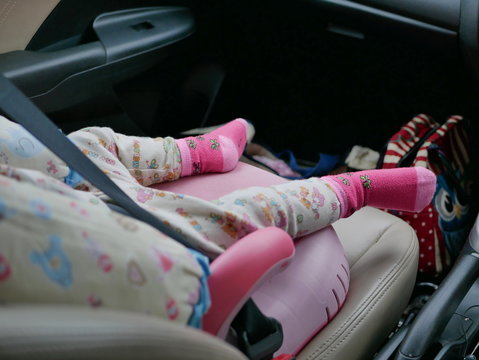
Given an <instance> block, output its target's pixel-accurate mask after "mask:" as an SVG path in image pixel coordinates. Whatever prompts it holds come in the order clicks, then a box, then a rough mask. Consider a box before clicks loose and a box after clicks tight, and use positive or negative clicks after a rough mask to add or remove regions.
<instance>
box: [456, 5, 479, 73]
mask: <svg viewBox="0 0 479 360" xmlns="http://www.w3.org/2000/svg"><path fill="white" fill-rule="evenodd" d="M459 41H460V45H461V50H462V54H463V56H464V60H465V62H466V65H467V66H468V67H469V68H470V69H471V70H472V73H473V74H474V76H475V77H476V80H479V2H478V1H477V0H462V1H461V18H460V26H459Z"/></svg>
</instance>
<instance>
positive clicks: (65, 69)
mask: <svg viewBox="0 0 479 360" xmlns="http://www.w3.org/2000/svg"><path fill="white" fill-rule="evenodd" d="M105 61H106V55H105V49H104V48H103V46H102V45H101V44H100V42H98V41H97V42H93V43H89V44H84V45H78V46H75V47H72V48H69V49H65V50H59V51H53V52H34V51H12V52H9V53H6V54H2V55H0V72H2V73H3V74H4V75H5V76H6V77H7V78H8V79H10V80H12V81H14V82H15V84H16V85H17V86H18V87H19V88H21V89H22V90H23V91H24V92H25V94H26V95H28V96H33V95H38V94H41V93H44V92H47V91H48V90H50V89H52V88H53V87H55V86H57V85H58V84H59V83H61V82H62V81H63V80H64V79H65V78H67V77H69V76H71V75H73V74H77V73H80V72H82V71H84V70H88V69H91V68H94V67H97V66H100V65H102V64H105Z"/></svg>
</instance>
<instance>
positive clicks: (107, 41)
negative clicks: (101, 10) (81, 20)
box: [93, 7, 194, 62]
mask: <svg viewBox="0 0 479 360" xmlns="http://www.w3.org/2000/svg"><path fill="white" fill-rule="evenodd" d="M93 30H94V31H95V32H96V34H97V36H98V38H99V39H100V41H101V43H102V44H103V46H104V47H105V50H106V60H107V62H111V61H115V60H119V59H122V58H125V57H128V56H130V55H134V54H138V53H142V52H144V51H147V50H149V49H155V48H158V47H160V46H166V45H168V44H170V43H172V42H176V41H180V40H182V39H184V38H186V37H188V36H189V35H191V34H192V33H193V31H194V27H193V22H192V17H191V13H190V12H189V10H188V9H187V8H181V7H154V8H141V9H128V10H122V11H115V12H111V13H105V14H102V15H100V16H98V17H97V18H96V19H95V21H94V22H93Z"/></svg>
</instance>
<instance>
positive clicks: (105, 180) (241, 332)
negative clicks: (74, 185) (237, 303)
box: [0, 74, 282, 360]
mask: <svg viewBox="0 0 479 360" xmlns="http://www.w3.org/2000/svg"><path fill="white" fill-rule="evenodd" d="M0 111H1V112H2V113H3V114H4V115H5V116H6V117H8V118H9V119H10V120H13V121H16V122H17V123H18V124H20V125H22V126H23V127H24V128H25V129H27V130H28V131H29V132H30V133H31V134H32V135H33V136H35V137H36V138H37V139H38V140H39V141H40V142H41V143H43V144H44V145H45V146H46V147H47V148H49V149H50V150H51V151H52V152H53V153H54V154H56V155H57V156H58V157H59V158H60V159H62V160H63V161H64V162H65V163H66V164H67V165H68V166H70V167H71V168H73V169H75V170H76V171H77V172H78V173H79V174H80V175H81V176H83V177H84V178H85V179H86V180H88V181H89V182H90V183H91V184H92V185H94V186H95V187H96V188H97V189H99V190H101V191H102V192H103V193H105V194H106V195H108V196H109V197H110V198H111V199H112V200H113V201H114V202H116V204H118V205H119V206H120V207H121V208H122V209H124V210H125V211H126V212H127V213H128V214H129V215H130V216H131V217H134V218H135V219H137V220H140V221H142V222H145V223H147V224H149V225H151V226H153V227H154V228H156V229H157V230H159V231H160V232H162V233H163V234H165V235H167V236H168V237H170V238H172V239H174V240H176V241H178V242H179V243H181V244H183V245H184V246H186V247H188V248H190V249H194V250H196V251H199V250H198V249H197V247H196V246H194V245H193V244H191V243H190V242H189V241H188V240H186V239H185V238H183V236H181V235H180V234H179V233H177V232H176V231H174V230H172V229H171V228H169V227H168V226H166V225H165V224H163V222H162V221H161V220H160V219H158V218H157V217H156V216H154V215H152V214H151V213H150V212H148V211H146V210H145V209H143V208H142V207H141V206H139V205H138V204H137V203H136V202H135V201H133V200H132V199H131V198H130V197H129V196H128V195H126V194H125V192H124V191H123V190H121V189H120V188H119V187H118V185H116V184H115V183H114V182H113V181H112V180H111V179H110V178H109V177H108V176H106V175H105V174H104V173H103V172H102V171H101V170H100V169H99V168H98V167H97V166H96V165H95V164H94V163H93V162H92V161H91V160H90V159H89V158H87V157H86V156H85V155H84V154H83V153H82V152H81V151H80V150H79V149H78V148H77V147H76V146H75V145H74V144H73V143H72V142H71V141H70V140H69V139H68V138H67V137H66V136H65V135H63V133H62V132H61V131H60V130H59V129H58V128H57V126H56V125H55V124H54V123H53V122H52V121H51V120H50V119H49V118H48V117H47V116H46V115H45V114H44V113H43V112H42V111H41V110H40V109H38V108H37V106H36V105H35V104H33V102H32V101H31V100H30V99H28V98H27V97H26V96H25V95H24V94H23V93H22V92H21V91H20V90H19V89H18V88H17V87H16V86H15V85H14V84H13V83H12V82H11V81H10V80H8V79H7V78H5V76H4V75H3V74H0ZM199 252H201V251H199ZM210 260H211V258H210ZM241 311H242V312H243V313H246V314H249V316H240V318H239V319H238V320H237V321H236V325H235V327H238V330H236V331H237V333H238V337H240V338H242V339H246V340H244V341H243V340H241V341H240V349H241V350H243V352H244V353H245V354H246V355H247V356H248V357H250V358H251V359H255V360H259V359H270V358H271V357H272V354H273V353H274V352H275V351H276V350H278V349H279V347H280V346H281V343H282V330H281V325H280V324H279V323H278V322H277V321H276V320H275V319H272V318H268V317H266V316H265V315H264V314H262V313H261V311H260V310H259V309H258V308H257V306H256V305H255V304H254V302H253V301H251V300H249V301H247V302H246V303H245V306H244V307H243V309H242V310H241ZM252 314H254V315H252ZM279 333H280V334H279ZM278 342H279V343H278ZM243 343H244V344H243Z"/></svg>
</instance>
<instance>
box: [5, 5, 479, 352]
mask: <svg viewBox="0 0 479 360" xmlns="http://www.w3.org/2000/svg"><path fill="white" fill-rule="evenodd" d="M0 73H1V74H3V75H4V76H5V77H6V78H7V79H8V80H10V81H11V82H12V83H13V84H15V86H17V87H18V88H19V89H20V90H21V91H22V92H23V93H24V94H25V95H26V96H27V97H28V98H29V99H30V100H31V101H32V102H33V103H34V104H35V105H36V106H37V107H38V108H39V109H40V110H41V111H42V112H44V113H45V114H46V115H47V116H48V117H49V118H50V119H51V120H52V121H53V122H54V123H55V124H56V125H57V126H58V127H59V128H60V129H61V130H62V131H63V132H64V133H69V132H71V131H74V130H77V129H80V128H83V127H86V126H108V127H111V128H112V129H114V130H115V131H117V132H120V133H124V134H129V135H136V136H151V137H158V136H173V137H181V136H182V135H181V134H182V132H184V131H185V130H188V129H195V128H203V127H209V126H214V125H218V124H222V123H225V122H227V121H229V120H231V119H235V118H238V117H241V118H245V119H247V120H249V121H251V122H252V124H254V127H255V131H256V133H255V137H254V142H255V143H258V144H262V145H264V146H265V147H267V148H268V149H270V150H271V151H273V152H279V151H282V150H286V149H287V150H291V151H292V152H294V154H295V155H296V156H297V157H298V158H300V159H304V160H306V161H309V162H311V163H315V162H316V161H318V156H319V154H336V155H338V157H339V158H340V159H342V160H344V158H345V157H346V155H347V154H348V152H349V151H351V148H352V147H353V146H355V145H360V146H364V147H368V148H370V149H374V150H375V151H377V152H382V151H384V149H385V146H386V144H387V142H388V140H389V139H390V138H391V136H392V135H393V134H395V133H396V132H397V131H398V129H399V128H400V127H401V126H402V125H404V124H405V123H406V122H407V121H409V120H410V119H411V118H412V117H413V116H415V115H416V114H419V113H426V114H429V115H431V116H432V117H434V118H435V119H436V120H437V121H439V122H443V121H444V120H445V119H446V118H447V117H448V116H451V115H461V116H463V117H464V118H465V119H466V121H467V126H468V135H469V136H470V142H471V148H472V149H475V148H477V143H476V141H477V140H476V139H477V136H476V134H478V129H479V126H478V124H479V118H478V117H479V111H478V110H479V109H478V104H479V102H478V101H477V99H478V95H479V92H478V85H479V2H478V1H477V0H434V1H432V0H354V1H353V0H298V1H295V2H290V1H289V2H288V1H281V0H280V1H271V0H263V1H252V0H240V1H222V0H201V1H198V0H197V1H188V0H97V1H78V0H0ZM0 91H2V89H0ZM342 160H341V161H342ZM285 181H287V180H286V179H284V178H280V177H279V176H277V175H276V174H272V173H271V172H267V171H264V170H263V169H259V168H257V167H254V166H252V165H251V164H250V163H248V164H246V163H240V164H239V165H238V166H237V168H235V169H234V170H233V171H231V172H230V173H226V174H211V175H206V176H198V177H191V178H187V179H186V178H185V179H182V180H180V181H177V182H172V183H166V184H160V185H158V186H159V188H161V189H164V190H171V191H174V192H178V193H182V194H189V195H194V196H198V197H201V198H203V199H206V200H212V199H215V198H217V197H218V196H221V195H222V194H226V193H227V192H231V191H233V190H235V189H238V188H244V187H247V186H253V185H269V184H277V183H281V182H285ZM478 231H479V228H478V227H477V224H476V225H475V226H474V227H473V229H472V230H471V233H470V236H469V237H468V239H464V241H465V244H466V245H465V247H464V249H463V253H462V256H461V257H460V258H459V259H458V260H457V262H456V264H455V266H454V267H452V268H451V269H448V270H449V271H448V272H444V273H443V274H441V275H439V276H435V277H427V276H422V275H421V274H419V273H418V259H419V257H420V251H419V246H418V238H417V235H416V233H415V231H414V229H413V228H412V227H411V226H410V225H409V224H407V223H406V222H405V221H403V220H401V219H400V218H398V217H396V216H394V215H392V214H390V213H387V212H385V211H382V210H378V209H373V208H365V209H362V210H360V211H358V212H357V213H356V214H354V215H353V216H351V217H350V218H347V219H342V220H340V221H338V222H336V223H334V224H333V226H332V227H328V228H326V229H324V230H321V231H319V232H317V233H314V234H311V235H308V236H306V237H304V238H302V239H298V240H297V242H296V243H295V254H294V257H293V255H292V253H291V251H292V250H291V249H290V250H287V247H288V246H290V245H288V244H289V242H288V241H291V240H290V239H282V235H281V234H276V233H272V234H273V235H270V234H269V235H268V234H265V233H261V234H256V237H255V238H254V240H252V241H256V240H258V239H260V240H261V241H262V240H263V238H262V236H264V239H269V237H272V239H271V244H270V245H268V246H270V248H267V249H265V250H264V251H265V252H271V249H273V248H276V247H279V246H280V243H281V244H284V246H285V253H284V254H282V255H281V256H280V255H278V256H280V258H278V259H275V260H274V263H271V264H265V266H266V267H265V269H266V270H264V271H265V272H266V271H270V270H271V269H273V268H274V269H276V268H277V267H278V266H279V267H281V266H282V265H284V263H285V262H286V261H287V263H288V265H289V267H288V269H287V270H288V271H283V272H280V273H279V274H277V275H274V276H273V277H272V280H271V281H269V280H268V281H263V280H264V279H256V278H255V279H254V281H253V283H254V284H249V285H248V287H247V288H241V287H240V286H239V285H238V287H237V289H236V290H233V289H232V288H234V287H235V286H234V284H235V281H234V280H231V279H235V278H234V276H235V274H242V275H243V276H246V275H244V270H243V269H242V268H235V269H232V270H231V269H230V273H228V274H222V275H221V276H220V275H219V274H220V272H221V271H220V270H219V268H220V265H219V264H220V261H218V260H217V261H215V262H214V263H213V265H212V269H213V270H212V273H213V275H212V280H211V282H210V287H211V291H212V297H213V309H215V311H217V312H220V310H219V309H220V307H221V306H219V305H217V306H215V301H216V304H218V303H224V304H226V303H227V302H228V301H229V300H228V299H229V297H228V296H230V295H228V294H232V293H234V292H235V291H236V293H237V294H236V295H234V296H236V298H235V299H234V303H232V304H231V306H230V307H229V308H227V309H226V308H225V309H223V308H222V309H221V311H222V312H224V314H223V315H221V316H223V317H221V321H220V322H218V321H219V320H218V317H215V316H216V315H215V316H213V315H211V316H208V315H207V316H206V318H205V324H204V327H203V329H202V330H196V329H192V328H188V327H186V326H184V325H179V324H176V323H174V322H171V321H167V320H165V319H160V318H155V317H152V316H147V315H145V314H139V313H138V314H136V313H131V312H126V311H119V310H118V309H116V310H111V309H106V308H98V309H90V308H88V307H87V306H78V305H71V304H55V303H51V304H48V303H41V304H36V303H29V302H28V301H27V302H25V301H22V302H18V303H10V302H9V303H2V304H0V357H1V358H2V359H3V358H5V359H27V358H32V359H33V358H35V359H57V358H58V359H60V358H61V359H123V358H125V359H130V358H131V359H140V358H141V359H154V358H158V359H238V360H239V359H248V358H249V359H267V358H272V356H273V354H272V353H271V354H268V355H261V356H260V355H258V354H256V355H254V354H252V353H248V352H246V353H245V351H243V350H244V349H242V351H240V348H241V346H239V345H238V343H239V340H238V339H237V338H235V336H234V334H231V331H228V330H230V329H229V325H230V322H231V320H232V318H233V317H234V315H236V314H237V312H238V311H239V307H238V301H243V302H244V301H245V300H246V299H245V296H246V298H247V297H252V298H253V300H254V301H255V302H256V303H257V305H258V306H259V308H260V309H261V310H262V311H264V312H265V314H266V315H268V316H271V317H273V318H276V319H278V320H279V321H280V322H281V323H283V332H284V337H285V340H284V342H283V345H282V346H283V347H281V348H280V349H279V350H278V348H276V349H275V353H274V356H275V357H276V358H277V359H292V358H293V356H294V358H296V359H332V360H334V359H378V360H384V359H466V358H467V359H475V354H476V355H477V354H479V352H476V348H477V345H478V344H479V343H478V341H479V334H478V333H479V312H478V306H479V301H478V300H477V299H478V297H477V293H478V291H479V284H478V283H477V277H478V275H479V232H478ZM0 238H1V235H0ZM245 240H246V239H245ZM0 241H1V240H0ZM258 241H259V240H258ZM265 241H266V240H265ZM244 246H248V242H247V241H244ZM281 246H283V245H281ZM235 251H237V252H241V251H248V250H241V249H236V248H235ZM227 253H228V252H225V256H226V254H227ZM312 254H314V256H312ZM222 256H223V255H222ZM263 256H265V255H264V253H262V254H258V256H257V257H253V256H251V259H249V261H251V262H258V263H261V261H262V257H263ZM304 259H307V260H304ZM278 264H279V265H278ZM318 264H321V266H323V267H324V266H325V267H326V268H327V269H328V274H324V273H323V272H322V271H323V270H321V269H323V268H320V267H318V266H319V265H318ZM0 265H1V264H0ZM215 266H216V267H215ZM217 268H218V270H217ZM304 273H308V274H311V277H312V278H313V277H314V280H311V281H314V286H313V285H311V283H307V281H303V279H302V278H301V277H302V276H304ZM216 274H218V275H216ZM298 274H300V275H298ZM331 274H333V275H331ZM222 276H223V277H222ZM230 276H233V278H231V277H230ZM298 277H299V279H298ZM308 278H309V276H308ZM225 279H227V280H225ZM260 280H261V281H260ZM273 280H274V281H273ZM300 280H301V281H300ZM237 281H238V283H240V282H241V281H239V280H237ZM275 281H276V282H275ZM231 283H233V286H231V285H230V284H231ZM293 283H294V284H297V283H301V284H302V285H301V286H302V287H301V286H292V284H293ZM278 284H279V285H278ZM284 284H290V285H291V287H289V286H285V285H284ZM318 294H319V295H318ZM271 298H274V299H279V298H288V300H284V301H285V302H284V303H281V305H276V306H271ZM0 299H1V296H0ZM286 301H289V303H288V302H286ZM278 303H279V301H278ZM291 304H295V305H294V307H297V308H298V309H299V310H298V311H297V312H296V309H290V308H289V307H290V306H291ZM224 307H227V305H224ZM298 314H300V315H298ZM286 323H288V324H290V323H291V324H293V323H294V324H293V325H287V324H286ZM291 339H293V340H291ZM288 341H291V343H292V344H290V343H289V342H288ZM280 345H281V344H280ZM259 353H260V354H262V353H261V351H259ZM283 354H292V356H290V357H286V356H283V357H282V355H283ZM268 356H269V357H268Z"/></svg>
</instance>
